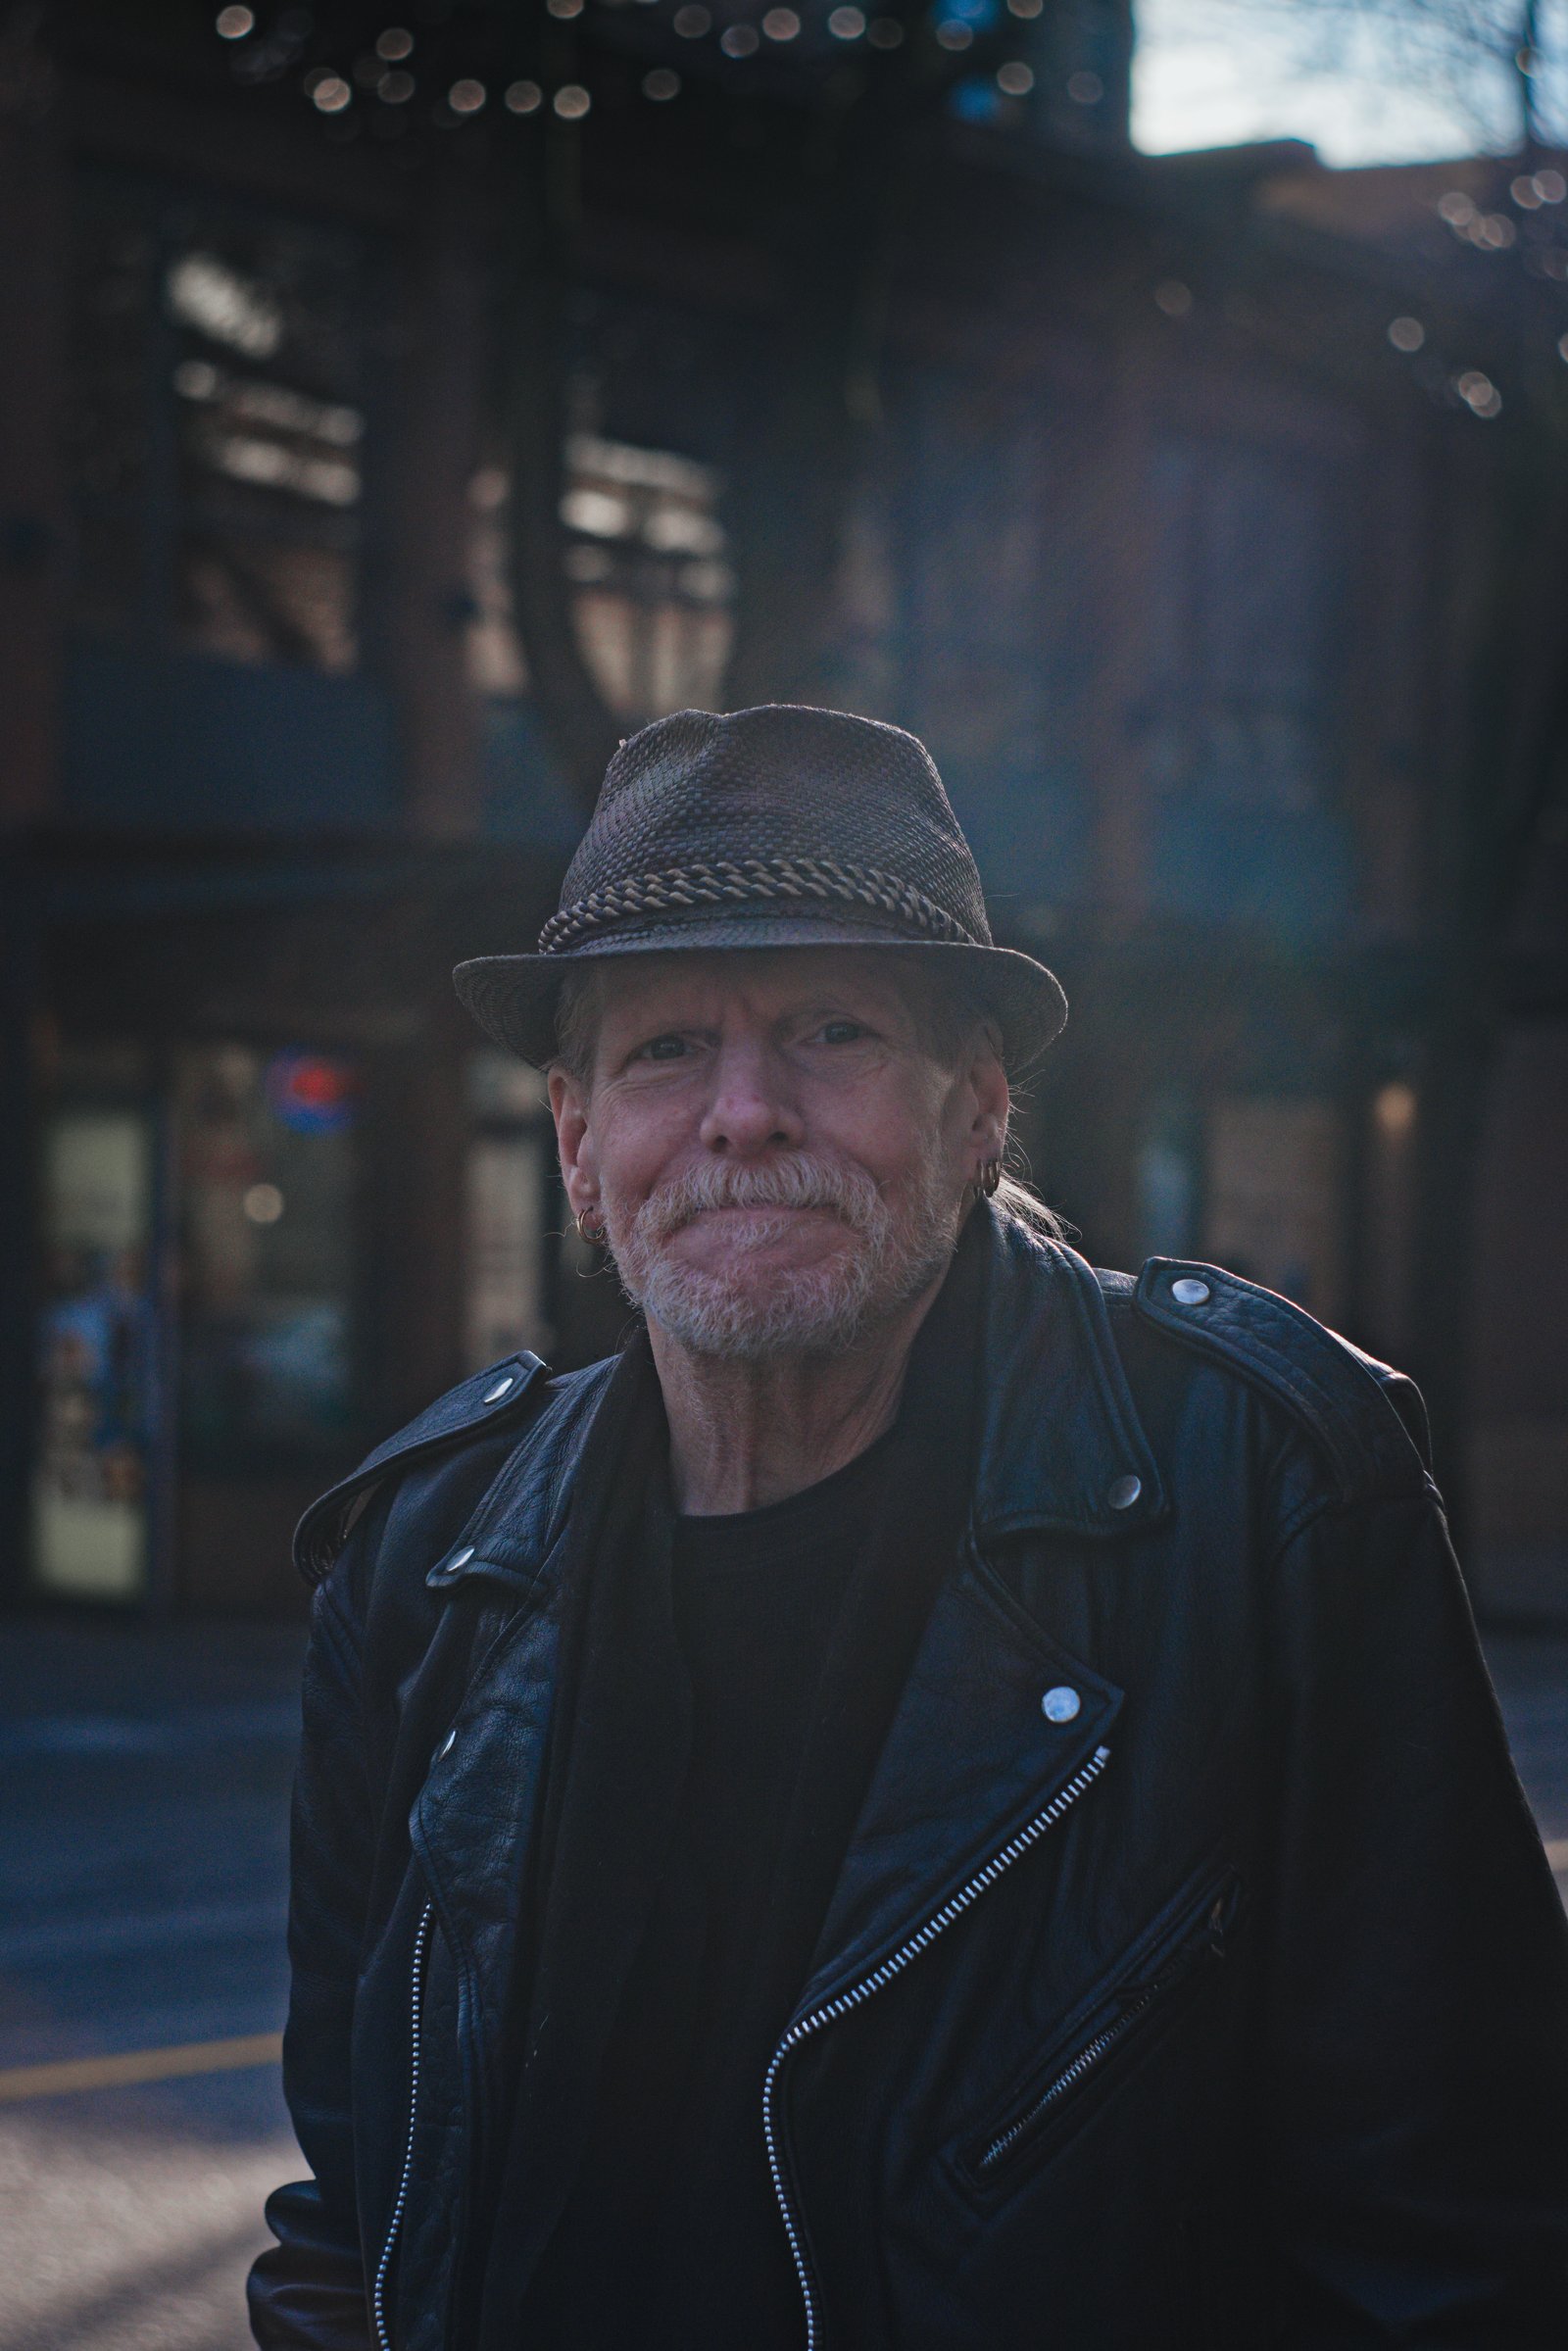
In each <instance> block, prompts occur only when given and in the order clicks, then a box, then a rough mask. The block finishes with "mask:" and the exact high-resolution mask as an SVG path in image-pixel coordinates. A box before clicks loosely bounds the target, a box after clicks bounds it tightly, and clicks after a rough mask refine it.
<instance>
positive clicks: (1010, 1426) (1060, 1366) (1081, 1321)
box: [973, 1207, 1166, 1543]
mask: <svg viewBox="0 0 1568 2351" xmlns="http://www.w3.org/2000/svg"><path fill="white" fill-rule="evenodd" d="M982 1212H983V1213H985V1214H986V1215H987V1216H988V1218H989V1223H990V1233H989V1236H988V1246H989V1253H990V1263H989V1267H988V1279H987V1282H986V1305H985V1318H984V1331H985V1337H984V1343H983V1351H982V1356H981V1361H980V1363H979V1365H977V1367H976V1371H977V1376H978V1378H979V1379H980V1380H981V1383H982V1393H983V1404H982V1417H981V1427H980V1441H979V1450H978V1458H977V1462H976V1471H975V1491H974V1509H973V1525H974V1531H975V1535H976V1537H977V1539H978V1540H979V1541H980V1542H981V1543H984V1542H985V1541H986V1540H987V1539H988V1538H994V1537H997V1536H1004V1535H1016V1534H1022V1533H1024V1532H1026V1531H1029V1530H1032V1529H1038V1530H1042V1531H1049V1532H1051V1533H1055V1534H1066V1535H1087V1536H1092V1537H1102V1536H1116V1535H1128V1534H1132V1533H1134V1532H1135V1531H1136V1530H1138V1529H1141V1528H1143V1527H1146V1526H1148V1525H1149V1524H1150V1523H1151V1522H1152V1520H1154V1519H1156V1518H1159V1517H1161V1516H1162V1515H1163V1513H1164V1510H1165V1507H1166V1502H1165V1492H1164V1487H1163V1485H1162V1484H1161V1481H1160V1476H1159V1471H1158V1468H1157V1467H1156V1465H1155V1461H1154V1456H1153V1454H1152V1451H1151V1449H1150V1445H1149V1440H1148V1438H1147V1437H1146V1436H1145V1434H1144V1431H1143V1428H1142V1426H1141V1424H1140V1422H1139V1418H1138V1414H1137V1410H1136V1409H1135V1407H1134V1404H1133V1399H1132V1394H1131V1391H1130V1390H1129V1388H1128V1385H1127V1379H1126V1374H1125V1373H1124V1372H1123V1370H1122V1366H1121V1359H1120V1356H1119V1355H1118V1353H1117V1350H1116V1344H1115V1340H1114V1338H1113V1337H1112V1333H1111V1326H1110V1317H1109V1314H1108V1312H1107V1310H1106V1304H1105V1298H1104V1294H1103V1291H1102V1289H1101V1285H1100V1282H1099V1279H1098V1278H1097V1276H1096V1275H1095V1273H1094V1270H1093V1269H1092V1267H1090V1266H1089V1265H1088V1264H1086V1263H1085V1261H1084V1259H1083V1258H1082V1257H1080V1256H1079V1255H1078V1254H1077V1252H1076V1250H1074V1249H1067V1248H1065V1247H1064V1246H1063V1245H1062V1244H1061V1243H1060V1242H1056V1241H1052V1240H1049V1239H1047V1238H1046V1237H1045V1236H1044V1235H1043V1234H1038V1233H1036V1232H1034V1231H1033V1230H1031V1229H1030V1228H1029V1227H1028V1226H1026V1225H1024V1224H1022V1223H1020V1222H1019V1220H1018V1219H1017V1218H1016V1217H1015V1216H1011V1215H1008V1214H1005V1213H1004V1212H1002V1211H999V1210H998V1209H996V1208H994V1207H991V1208H988V1209H986V1210H984V1211H982Z"/></svg>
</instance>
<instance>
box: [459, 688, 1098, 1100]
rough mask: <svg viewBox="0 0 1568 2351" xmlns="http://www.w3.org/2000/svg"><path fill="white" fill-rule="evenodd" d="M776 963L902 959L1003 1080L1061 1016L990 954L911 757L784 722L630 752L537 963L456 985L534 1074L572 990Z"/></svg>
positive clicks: (671, 729)
mask: <svg viewBox="0 0 1568 2351" xmlns="http://www.w3.org/2000/svg"><path fill="white" fill-rule="evenodd" d="M780 947H872V948H898V949H901V950H903V951H905V952H906V953H907V952H908V951H909V950H911V949H914V950H917V951H918V952H919V953H920V954H921V955H923V956H929V957H931V958H932V960H933V962H935V963H936V964H938V965H939V967H941V968H943V969H948V970H951V971H952V972H953V974H954V977H955V978H956V979H957V980H959V981H960V982H961V984H962V985H963V988H964V991H965V993H966V994H967V995H970V996H972V997H974V998H975V999H976V1000H977V1001H978V1002H980V1003H982V1004H985V1005H986V1006H987V1008H988V1009H989V1010H990V1011H991V1012H992V1013H993V1015H994V1016H995V1018H996V1020H997V1022H998V1025H999V1026H1000V1028H1001V1030H1002V1035H1003V1045H1004V1052H1005V1057H1006V1060H1007V1064H1008V1066H1009V1068H1010V1069H1011V1070H1013V1071H1014V1073H1016V1072H1017V1071H1018V1070H1019V1069H1022V1068H1025V1067H1027V1066H1028V1064H1029V1063H1030V1062H1031V1061H1033V1060H1035V1059H1036V1058H1037V1057H1038V1055H1039V1054H1040V1053H1044V1051H1045V1049H1046V1047H1047V1046H1048V1045H1049V1044H1050V1043H1051V1041H1052V1039H1053V1038H1054V1036H1055V1035H1056V1034H1057V1032H1058V1031H1059V1029H1060V1028H1061V1025H1062V1022H1063V1021H1064V1020H1065V1019H1066V1017H1067V1000H1066V998H1065V997H1064V996H1063V994H1062V992H1061V988H1060V985H1059V983H1058V982H1057V980H1056V979H1055V977H1054V974H1053V973H1052V972H1050V971H1048V970H1047V969H1046V967H1045V965H1044V964H1043V963H1037V962H1036V961H1035V959H1034V957H1033V956H1032V955H1019V954H1017V953H1015V952H1014V951H1013V950H1012V949H1010V948H1003V947H997V946H996V945H995V944H994V943H993V941H992V937H991V926H990V923H989V922H988V921H987V919H986V907H985V900H984V898H983V897H982V895H981V890H980V876H979V873H978V872H977V871H976V868H975V861H974V858H973V857H972V856H971V854H970V850H969V844H968V843H967V841H965V839H964V837H963V834H962V833H961V831H960V830H959V828H958V820H957V818H956V816H955V815H954V813H953V809H952V807H951V806H950V804H949V801H948V796H947V793H946V792H945V791H944V790H943V788H942V779H941V777H940V776H939V775H938V773H937V771H936V766H935V764H934V762H933V760H932V759H931V755H930V753H929V752H928V751H927V750H926V748H925V745H924V744H923V743H921V742H919V741H917V739H916V738H915V737H914V736H913V735H910V734H906V733H905V731H904V729H903V728H902V727H898V726H887V725H884V724H883V723H882V722H881V721H880V720H879V719H875V718H858V717H854V716H852V715H851V714H850V713H849V712H848V711H844V710H812V709H809V708H806V707H804V706H801V705H798V704H792V703H767V704H763V705H762V706H761V707H760V709H757V710H733V711H731V712H730V713H729V714H728V716H717V715H715V714H714V713H713V712H712V711H711V710H677V711H675V712H674V714H673V715H672V716H671V717H668V718H658V719H656V720H655V721H654V723H653V724H652V725H651V726H645V727H644V728H642V730H641V732H640V733H638V734H635V735H629V736H628V737H627V738H626V740H625V742H624V743H622V744H621V746H620V749H619V750H618V751H617V752H616V753H615V756H614V758H613V759H612V760H611V762H610V766H609V769H608V771H607V773H606V776H605V781H604V788H603V790H602V791H601V792H600V795H599V801H598V805H597V807H596V808H595V809H594V812H593V816H592V819H591V821H590V823H589V826H588V830H587V832H586V833H585V834H584V835H583V838H582V841H581V843H580V844H579V846H578V849H577V853H576V855H575V857H573V858H572V860H571V863H570V865H569V866H568V867H567V869H566V878H565V881H564V884H563V886H562V892H561V905H560V907H559V908H558V910H557V911H556V912H555V913H554V914H553V915H552V916H551V917H550V920H549V921H548V922H547V923H546V924H545V927H544V929H543V930H542V931H541V932H540V934H539V944H538V948H537V950H536V951H535V952H534V953H533V954H531V955H477V956H475V957H474V958H473V960H472V961H471V962H466V963H460V964H459V965H458V967H457V970H456V971H455V972H454V974H453V980H454V983H455V985H456V987H457V991H458V994H459V996H460V997H461V998H462V999H463V1002H464V1003H465V1004H466V1006H467V1008H468V1010H469V1011H470V1012H471V1013H472V1014H473V1017H474V1019H475V1020H476V1021H477V1022H478V1023H479V1026H480V1027H481V1028H482V1029H483V1030H484V1031H485V1032H486V1034H487V1035H488V1036H490V1037H492V1038H494V1040H495V1041H496V1043H497V1044H498V1045H503V1046H506V1047H507V1048H509V1050H510V1051H512V1052H513V1053H518V1054H520V1055H521V1057H522V1058H523V1059H524V1060H525V1061H533V1062H535V1063H537V1064H539V1065H540V1066H543V1064H544V1063H546V1062H547V1061H549V1060H550V1059H551V1058H552V1057H553V1056H554V1054H555V1052H556V1050H557V1037H556V1008H557V1004H558V1003H559V1001H560V996H561V989H562V984H563V982H564V979H565V978H566V976H567V974H568V973H569V972H573V971H581V970H582V969H584V968H585V966H588V965H591V964H596V963H601V962H604V961H607V960H609V959H610V958H612V957H620V956H624V955H651V954H658V953H668V952H669V950H670V949H672V948H673V949H687V950H691V949H699V948H707V949H711V948H780Z"/></svg>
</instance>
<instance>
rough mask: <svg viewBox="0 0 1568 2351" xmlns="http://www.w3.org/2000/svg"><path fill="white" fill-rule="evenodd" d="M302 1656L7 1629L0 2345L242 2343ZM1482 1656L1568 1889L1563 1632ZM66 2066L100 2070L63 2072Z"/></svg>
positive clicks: (203, 1637) (272, 2129)
mask: <svg viewBox="0 0 1568 2351" xmlns="http://www.w3.org/2000/svg"><path fill="white" fill-rule="evenodd" d="M300 1647H301V1643H300V1638H299V1636H298V1635H297V1634H296V1633H294V1632H292V1631H290V1630H286V1629H278V1628H255V1627H226V1628H224V1627H212V1626H172V1627H164V1628H158V1629H152V1628H146V1627H138V1626H133V1625H123V1624H117V1623H113V1622H107V1621H100V1622H85V1623H74V1624H72V1623H67V1622H64V1621H51V1622H38V1623H15V1622H14V1623H12V1624H11V1625H9V1626H7V1627H6V1628H5V1630H4V1632H3V1633H0V2351H243V2347H244V2346H245V2345H246V2344H247V2343H248V2341H249V2335H248V2332H247V2329H246V2326H245V2320H244V2315H243V2279H244V2274H245V2271H246V2269H247V2267H248V2265H249V2263H250V2261H251V2259H252V2257H253V2255H254V2254H255V2252H256V2251H257V2250H258V2249H259V2248H260V2246H261V2245H262V2244H263V2243H265V2242H266V2241H267V2237H266V2231H265V2229H264V2226H263V2223H262V2218H261V2209H262V2203H263V2200H264V2198H265V2196H266V2195H267V2193H268V2191H269V2190H270V2188H271V2187H272V2186H274V2185H275V2184H276V2183H277V2182H278V2181H279V2180H285V2179H290V2178H292V2177H294V2176H295V2175H296V2172H297V2169H298V2161H299V2159H298V2156H297V2154H296V2152H295V2149H294V2145H293V2140H292V2137H291V2134H290V2132H289V2129H288V2122H287V2117H286V2115H285V2113H284V2110H283V2104H282V2099H281V2097H280V2095H279V2091H278V2085H277V2071H276V2066H275V2063H274V2062H272V2059H271V2050H272V2046H273V2043H272V2039H271V2036H272V2035H275V2033H276V2032H277V2030H278V2028H279V2027H280V2025H281V2023H282V2018H283V2009H284V2001H285V1995H286V1968H285V1963H284V1956H283V1913H284V1903H285V1884H286V1874H287V1854H286V1845H287V1803H288V1786H289V1777H290V1772H291V1769H292V1761H293V1749H294V1743H295V1731H296V1721H297V1697H296V1690H297V1685H298V1674H299V1658H300ZM1488 1648H1489V1654H1490V1656H1491V1659H1492V1664H1493V1669H1494V1673H1495V1677H1496V1680H1497V1684H1498V1689H1499V1694H1500V1695H1501V1698H1502V1702H1503V1709H1504V1714H1505V1718H1506V1720H1507V1722H1508V1727H1509V1735H1510V1738H1511V1739H1512V1741H1513V1746H1514V1752H1515V1756H1516V1759H1517V1761H1518V1764H1519V1768H1520V1772H1521V1776H1522V1777H1523V1779H1524V1781H1525V1785H1526V1787H1527V1788H1528V1790H1529V1792H1530V1796H1531V1800H1532V1802H1533V1803H1534V1804H1535V1806H1536V1810H1537V1817H1538V1819H1539V1820H1540V1822H1541V1826H1542V1831H1543V1834H1544V1836H1545V1837H1547V1839H1548V1840H1549V1842H1550V1845H1551V1849H1552V1859H1553V1861H1554V1863H1555V1865H1556V1866H1557V1868H1558V1871H1559V1880H1558V1883H1559V1885H1560V1886H1565V1887H1568V1641H1564V1640H1554V1641H1548V1640H1544V1639H1533V1638H1530V1637H1528V1636H1524V1635H1518V1634H1514V1635H1509V1636H1506V1637H1498V1638H1496V1639H1495V1640H1493V1641H1489V1643H1488ZM213 2044H217V2046H216V2047H215V2046H214V2045H213ZM231 2044H232V2045H231ZM149 2052H150V2053H151V2054H150V2055H149V2054H147V2053H149ZM259 2060H265V2062H259ZM73 2064H75V2065H79V2066H81V2067H83V2068H85V2069H86V2073H85V2083H86V2085H83V2077H82V2075H81V2074H77V2075H75V2076H69V2077H67V2078H66V2083H65V2084H63V2083H62V2079H61V2076H60V2074H59V2072H58V2071H55V2070H53V2069H58V2068H60V2067H62V2066H70V2065H73ZM127 2065H129V2066H130V2067H132V2068H135V2067H138V2066H139V2067H140V2068H141V2069H142V2071H143V2072H144V2073H148V2074H151V2075H152V2076H153V2077H154V2078H153V2079H145V2080H142V2081H140V2082H131V2083H128V2084H127V2083H126V2082H123V2080H122V2081H117V2080H116V2079H115V2076H116V2073H117V2071H118V2072H120V2073H121V2074H123V2072H124V2070H125V2068H126V2066H127ZM178 2065H186V2066H195V2067H198V2068H200V2069H201V2070H199V2071H191V2072H187V2073H184V2074H182V2075H181V2074H176V2073H174V2072H173V2071H172V2069H173V2068H174V2067H175V2066H178ZM43 2069H51V2070H49V2071H44V2070H43ZM73 2083H74V2086H72V2085H71V2084H73ZM40 2092H49V2093H50V2094H39V2093H40Z"/></svg>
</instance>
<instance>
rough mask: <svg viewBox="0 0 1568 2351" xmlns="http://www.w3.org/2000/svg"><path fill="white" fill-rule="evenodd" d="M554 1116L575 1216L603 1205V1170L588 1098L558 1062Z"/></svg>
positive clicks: (552, 1086) (552, 1096)
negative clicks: (600, 1180) (601, 1180)
mask: <svg viewBox="0 0 1568 2351" xmlns="http://www.w3.org/2000/svg"><path fill="white" fill-rule="evenodd" d="M550 1114H551V1116H552V1118H554V1120H555V1122H556V1150H557V1151H558V1153H559V1154H560V1158H561V1180H562V1182H563V1184H564V1186H565V1188H566V1199H567V1201H568V1202H569V1204H570V1207H571V1212H572V1214H573V1216H581V1215H582V1213H583V1211H584V1210H585V1209H587V1208H593V1207H597V1206H598V1204H599V1167H598V1159H597V1154H596V1153H595V1151H594V1143H593V1132H592V1129H591V1128H590V1126H589V1123H588V1098H587V1095H586V1093H585V1091H584V1089H583V1087H582V1085H581V1083H580V1081H579V1080H578V1079H577V1078H575V1077H573V1075H572V1073H571V1071H570V1070H569V1069H564V1068H563V1067H562V1065H561V1063H560V1062H559V1061H558V1062H557V1063H556V1065H555V1067H554V1068H553V1069H552V1070H551V1072H550Z"/></svg>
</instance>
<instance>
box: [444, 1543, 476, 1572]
mask: <svg viewBox="0 0 1568 2351" xmlns="http://www.w3.org/2000/svg"><path fill="white" fill-rule="evenodd" d="M472 1557H473V1544H472V1543H465V1544H464V1546H463V1548H462V1550H461V1551H454V1552H453V1554H452V1556H451V1558H450V1559H449V1560H448V1561H447V1574H448V1575H449V1576H453V1575H456V1574H457V1571H458V1569H459V1568H460V1567H466V1566H467V1564H468V1561H469V1560H470V1559H471V1558H472Z"/></svg>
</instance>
